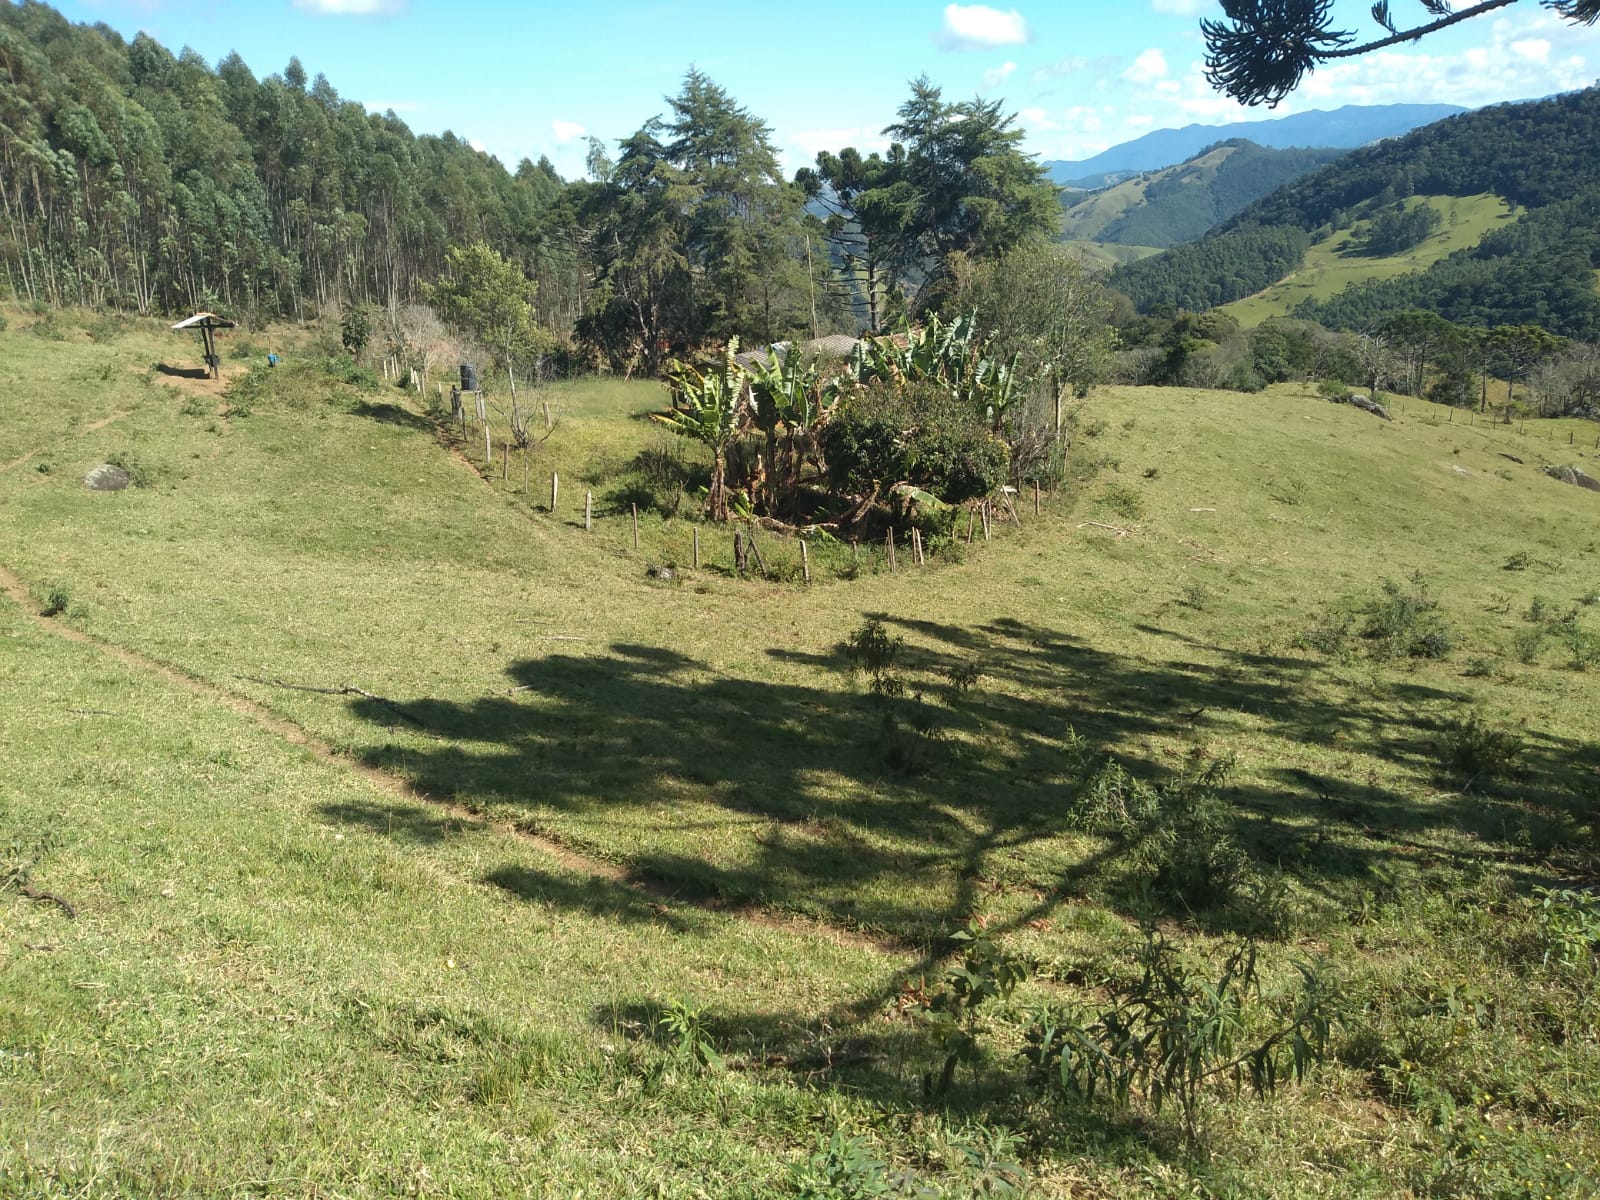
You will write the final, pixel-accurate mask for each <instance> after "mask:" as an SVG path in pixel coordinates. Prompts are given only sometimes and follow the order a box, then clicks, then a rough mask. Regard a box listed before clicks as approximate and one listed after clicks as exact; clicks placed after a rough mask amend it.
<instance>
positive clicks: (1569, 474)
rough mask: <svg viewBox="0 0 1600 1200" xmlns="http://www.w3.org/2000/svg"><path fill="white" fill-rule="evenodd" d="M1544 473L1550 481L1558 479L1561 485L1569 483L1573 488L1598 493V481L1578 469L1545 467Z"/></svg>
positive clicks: (1599, 481)
mask: <svg viewBox="0 0 1600 1200" xmlns="http://www.w3.org/2000/svg"><path fill="white" fill-rule="evenodd" d="M1544 473H1545V474H1546V475H1548V476H1550V478H1552V479H1559V480H1561V482H1562V483H1570V484H1572V485H1573V486H1575V487H1581V488H1588V489H1589V490H1590V491H1591V492H1600V479H1596V478H1595V477H1594V476H1593V475H1590V474H1587V473H1586V472H1584V471H1582V470H1580V469H1578V468H1577V467H1546V468H1545V469H1544Z"/></svg>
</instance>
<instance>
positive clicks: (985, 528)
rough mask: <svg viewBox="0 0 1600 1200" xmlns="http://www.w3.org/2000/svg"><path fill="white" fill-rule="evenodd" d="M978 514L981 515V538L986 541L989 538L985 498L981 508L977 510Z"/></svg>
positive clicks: (987, 509)
mask: <svg viewBox="0 0 1600 1200" xmlns="http://www.w3.org/2000/svg"><path fill="white" fill-rule="evenodd" d="M979 515H981V516H982V517H983V540H984V541H986V542H987V541H988V540H989V502H988V501H987V500H985V501H984V502H983V508H982V509H980V510H979Z"/></svg>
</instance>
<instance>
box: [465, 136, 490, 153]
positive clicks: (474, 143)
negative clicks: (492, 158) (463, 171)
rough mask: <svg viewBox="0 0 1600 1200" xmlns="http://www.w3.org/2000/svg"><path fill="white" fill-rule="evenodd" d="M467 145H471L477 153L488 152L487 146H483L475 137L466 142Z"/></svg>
mask: <svg viewBox="0 0 1600 1200" xmlns="http://www.w3.org/2000/svg"><path fill="white" fill-rule="evenodd" d="M467 145H469V146H471V147H472V148H473V149H474V150H476V151H477V152H478V153H479V154H487V153H489V148H488V147H487V146H485V145H484V144H483V143H482V142H480V141H479V140H478V139H477V138H473V139H472V140H471V141H470V142H468V143H467Z"/></svg>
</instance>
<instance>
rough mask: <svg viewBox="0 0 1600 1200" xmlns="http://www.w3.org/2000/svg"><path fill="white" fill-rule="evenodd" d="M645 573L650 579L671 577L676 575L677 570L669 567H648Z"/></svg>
mask: <svg viewBox="0 0 1600 1200" xmlns="http://www.w3.org/2000/svg"><path fill="white" fill-rule="evenodd" d="M645 574H646V575H648V576H650V578H651V579H672V578H674V577H675V576H676V575H677V572H676V571H674V570H673V569H672V568H671V567H649V568H647V569H646V570H645Z"/></svg>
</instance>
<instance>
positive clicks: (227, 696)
mask: <svg viewBox="0 0 1600 1200" xmlns="http://www.w3.org/2000/svg"><path fill="white" fill-rule="evenodd" d="M0 591H3V592H4V593H5V595H6V596H7V597H8V598H9V599H10V600H11V601H12V603H14V604H15V605H16V606H17V607H18V608H19V609H21V610H22V612H23V613H24V614H26V615H27V616H28V617H29V619H31V620H32V621H33V623H34V624H35V625H36V626H37V627H38V628H40V629H42V630H44V631H45V632H47V633H50V634H53V635H54V636H56V637H59V638H63V639H65V640H66V641H69V642H73V643H76V644H78V645H80V646H90V647H93V648H94V649H95V650H98V651H99V652H100V653H102V654H105V655H106V656H108V657H110V658H113V659H115V660H116V661H117V662H119V663H122V664H123V665H124V666H127V667H130V668H132V669H133V670H135V671H138V672H141V673H143V674H146V675H153V676H155V677H156V678H158V679H160V680H162V681H163V682H165V683H168V684H171V685H172V686H174V687H178V688H182V689H183V690H184V691H186V692H188V693H189V694H191V695H193V696H198V697H200V698H201V699H203V700H207V701H210V702H212V703H215V704H220V705H223V706H224V707H226V708H230V709H232V710H233V711H234V712H236V713H239V714H240V715H242V716H244V717H247V718H249V719H250V720H252V721H254V722H255V723H256V724H257V725H259V726H260V727H261V728H263V729H265V730H266V731H267V732H269V733H271V734H273V735H275V736H277V737H279V738H282V739H283V740H284V741H286V742H289V743H290V744H292V745H295V746H299V747H301V748H303V749H305V750H309V751H310V752H311V753H312V754H315V755H316V756H317V757H318V758H320V759H321V760H322V761H323V762H325V763H328V764H330V765H332V766H335V767H338V768H339V769H340V770H343V771H349V772H351V773H353V774H356V775H359V776H360V777H361V778H363V779H364V780H366V781H367V782H368V783H371V784H372V785H373V786H374V787H377V788H379V789H380V790H382V791H384V792H386V793H388V794H389V795H391V796H393V797H395V798H397V799H400V800H406V801H411V802H414V803H418V804H425V805H428V806H430V807H432V808H434V809H435V810H437V811H440V812H443V813H447V814H448V815H450V816H452V817H455V818H456V819H458V820H460V821H462V822H463V823H465V824H468V825H474V826H477V827H478V828H485V829H490V830H492V831H493V832H495V833H497V834H499V835H501V836H503V837H506V838H509V839H512V840H514V841H516V842H519V843H521V844H522V845H525V846H529V847H531V848H532V849H534V850H537V851H538V852H539V853H541V854H543V855H545V856H546V857H547V858H551V859H553V860H555V861H556V862H557V863H559V864H560V865H561V866H563V867H565V868H567V869H568V870H570V871H573V872H576V873H579V874H584V875H592V876H595V877H597V878H600V879H604V880H606V881H608V882H610V883H615V884H619V885H621V886H623V887H628V888H632V889H633V890H634V891H637V892H641V893H643V894H645V895H648V896H650V897H652V898H654V899H655V900H657V901H658V902H660V903H661V904H662V905H678V906H681V907H689V908H698V909H701V910H703V911H706V912H712V913H721V914H724V915H728V916H733V917H736V918H738V919H740V920H743V921H748V922H749V923H751V924H753V925H759V926H761V927H763V928H767V929H776V930H782V931H783V932H786V933H792V934H795V935H797V936H801V937H820V938H825V939H827V940H829V941H831V942H834V943H835V944H837V945H841V946H847V947H850V948H853V949H859V950H866V951H870V952H873V953H877V954H884V955H890V956H893V957H903V956H904V955H906V954H907V953H908V952H910V951H911V949H912V948H911V947H908V946H907V945H905V944H904V943H902V942H899V941H895V940H893V939H889V938H878V937H872V936H870V935H868V934H864V933H860V932H858V931H855V930H847V929H840V928H839V927H837V926H834V925H829V924H826V923H824V922H821V921H813V920H809V919H806V918H803V917H797V916H793V915H791V914H788V913H782V912H776V911H773V910H771V909H764V908H761V907H758V906H755V905H747V904H733V903H719V902H717V901H715V900H701V899H698V898H693V897H685V896H682V895H679V894H677V893H676V892H674V891H673V889H672V887H671V886H670V885H669V884H667V883H665V882H663V881H660V880H656V879H650V878H646V877H641V876H637V875H635V874H633V873H632V872H630V871H629V870H628V869H627V868H626V867H624V866H620V865H618V864H617V863H611V862H607V861H605V860H604V859H598V858H591V857H590V856H588V855H585V854H581V853H579V852H578V851H576V850H573V849H571V848H570V847H567V846H564V845H562V844H561V843H560V842H558V841H555V840H554V839H551V838H548V837H544V836H541V835H539V834H536V833H530V832H528V831H527V830H524V829H519V828H517V827H516V826H514V825H511V824H508V823H506V822H503V821H492V820H489V819H488V818H486V817H485V816H484V815H483V814H482V813H479V812H474V811H472V810H471V809H469V808H467V807H465V806H463V805H460V804H455V803H453V802H451V801H448V800H442V799H440V798H438V797H436V796H431V795H429V794H428V793H426V792H424V791H422V790H420V789H418V788H416V787H414V786H413V785H412V784H411V783H410V782H408V781H407V780H405V779H403V778H402V777H400V776H398V775H393V774H390V773H389V772H387V771H382V770H379V769H378V768H377V767H373V766H369V765H367V764H366V763H360V762H356V761H354V760H353V759H351V758H349V757H347V756H345V755H343V754H340V753H339V752H338V751H337V750H335V749H334V748H333V747H332V746H331V745H329V744H328V743H327V742H324V741H322V740H321V739H320V738H318V737H316V736H315V735H313V734H312V733H310V732H308V731H307V730H305V729H303V728H301V727H300V726H299V725H296V724H295V723H294V722H293V721H290V720H288V719H287V718H285V717H283V716H280V715H279V714H278V713H276V712H274V711H272V710H271V709H270V708H268V707H266V706H265V705H263V704H260V703H258V702H257V701H255V700H252V699H250V698H249V697H248V696H242V695H240V694H239V693H237V692H232V691H229V690H228V689H226V688H223V687H219V686H218V685H216V684H214V683H210V682H208V681H206V680H204V679H199V678H197V677H195V676H193V675H190V674H187V673H186V672H184V671H182V670H179V669H178V668H177V667H173V666H170V665H169V664H167V663H163V662H160V661H158V660H156V659H153V658H148V657H146V656H145V655H143V654H140V653H138V652H137V651H134V650H129V649H127V648H126V647H124V646H119V645H116V644H115V643H114V642H107V641H104V640H102V639H100V638H97V637H95V636H94V635H93V634H89V633H84V632H83V631H82V630H79V629H74V628H72V626H70V625H66V624H64V623H62V622H61V621H59V620H56V619H54V618H50V617H42V616H40V615H39V614H38V612H37V611H36V605H35V603H34V600H33V597H32V595H30V594H29V592H28V588H27V585H26V584H25V583H23V581H22V580H21V579H20V578H18V577H17V575H15V574H14V573H13V572H12V571H11V570H10V569H8V568H7V567H5V566H3V565H0Z"/></svg>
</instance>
